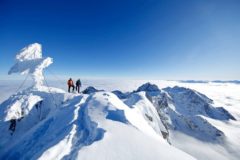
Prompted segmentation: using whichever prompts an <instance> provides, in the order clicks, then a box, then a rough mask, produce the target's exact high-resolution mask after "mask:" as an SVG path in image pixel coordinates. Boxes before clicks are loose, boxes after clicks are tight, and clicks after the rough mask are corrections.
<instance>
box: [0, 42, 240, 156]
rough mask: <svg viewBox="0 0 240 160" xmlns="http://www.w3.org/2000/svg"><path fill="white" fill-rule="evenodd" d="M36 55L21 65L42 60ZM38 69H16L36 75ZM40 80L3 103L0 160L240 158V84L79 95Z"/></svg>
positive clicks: (161, 85) (116, 87)
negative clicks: (10, 129)
mask: <svg viewBox="0 0 240 160" xmlns="http://www.w3.org/2000/svg"><path fill="white" fill-rule="evenodd" d="M37 46H38V45H37ZM33 48H34V49H33ZM33 48H32V49H30V50H29V51H32V52H34V53H35V52H36V53H40V50H41V49H40V48H39V47H36V46H35V47H33ZM26 50H28V49H26ZM29 51H28V52H27V53H23V54H22V56H17V59H18V58H19V57H22V58H23V59H24V60H23V61H32V60H31V59H35V58H36V59H41V55H39V54H37V55H36V56H34V55H32V54H29V53H31V52H29ZM20 55H21V54H20ZM22 58H19V60H20V59H22ZM29 59H30V60H29ZM33 61H35V60H33ZM32 64H33V67H31V65H30V66H28V67H26V68H27V69H26V68H25V69H21V67H13V68H18V69H17V72H20V73H22V72H24V73H28V74H33V73H35V71H34V69H33V68H35V69H36V68H38V67H39V65H35V64H36V63H32ZM46 66H47V65H46ZM23 68H24V67H23ZM29 68H30V69H29ZM43 68H44V67H43ZM43 68H41V72H40V70H38V71H37V73H40V75H42V74H41V73H42V69H43ZM31 69H33V70H32V71H33V72H30V71H31ZM33 77H34V75H33ZM35 78H36V77H35ZM37 81H38V80H37ZM37 81H36V80H35V83H34V84H35V85H33V86H32V87H29V88H27V87H24V88H26V89H24V90H22V91H20V92H18V93H15V94H13V95H12V96H10V97H9V98H8V99H7V100H5V101H4V102H3V103H1V104H0V132H1V136H0V159H44V160H45V159H79V160H88V159H89V160H92V159H99V160H106V159H118V160H135V159H140V160H141V159H142V160H146V159H150V160H155V159H195V158H196V159H200V160H206V159H209V160H215V159H221V160H224V159H232V160H237V159H239V157H240V150H239V148H240V135H239V133H240V109H239V102H240V98H239V95H240V94H239V91H240V85H239V84H232V83H231V84H230V83H219V82H218V83H212V82H209V83H192V82H191V83H186V82H184V83H181V82H174V81H151V82H152V83H146V82H145V81H128V82H123V81H119V82H111V81H110V82H109V81H108V82H102V81H100V83H96V81H94V80H93V81H87V82H86V81H83V85H85V86H90V87H87V88H84V89H85V90H84V91H83V92H82V94H76V93H66V92H65V91H64V90H62V89H58V88H54V87H50V88H49V87H46V86H44V84H43V83H42V82H43V81H42V80H41V82H37ZM143 83H144V84H143ZM90 84H94V85H90ZM142 84H143V85H142ZM55 85H56V84H55ZM64 85H65V83H64ZM176 85H178V86H176ZM36 86H37V87H36ZM93 86H94V87H93ZM139 86H140V87H139ZM174 86H175V87H174ZM179 86H181V87H179ZM190 88H191V89H190ZM103 89H104V90H106V91H104V90H103ZM111 91H112V92H111ZM203 93H204V94H205V95H204V94H203ZM208 97H210V98H208ZM13 119H14V120H16V130H15V131H14V132H13V134H12V135H11V134H10V133H11V132H10V131H9V130H8V128H9V125H10V122H9V121H11V120H13Z"/></svg>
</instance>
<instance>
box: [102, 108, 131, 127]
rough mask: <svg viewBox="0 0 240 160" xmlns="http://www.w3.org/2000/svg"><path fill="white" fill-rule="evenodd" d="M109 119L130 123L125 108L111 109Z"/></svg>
mask: <svg viewBox="0 0 240 160" xmlns="http://www.w3.org/2000/svg"><path fill="white" fill-rule="evenodd" d="M106 118H107V119H110V120H113V121H118V122H122V123H125V124H128V123H129V122H128V120H127V119H126V116H125V113H124V111H123V110H118V109H117V110H111V111H108V115H107V117H106Z"/></svg>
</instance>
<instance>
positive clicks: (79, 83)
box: [76, 79, 82, 93]
mask: <svg viewBox="0 0 240 160" xmlns="http://www.w3.org/2000/svg"><path fill="white" fill-rule="evenodd" d="M81 86H82V83H81V80H80V79H78V80H77V82H76V91H78V93H79V92H80V87H81Z"/></svg>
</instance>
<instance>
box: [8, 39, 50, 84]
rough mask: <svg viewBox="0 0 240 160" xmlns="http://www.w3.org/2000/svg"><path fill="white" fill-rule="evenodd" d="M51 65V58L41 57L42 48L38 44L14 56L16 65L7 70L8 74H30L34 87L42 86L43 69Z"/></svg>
mask: <svg viewBox="0 0 240 160" xmlns="http://www.w3.org/2000/svg"><path fill="white" fill-rule="evenodd" d="M51 63H52V58H49V57H47V58H43V57H42V47H41V45H40V44H38V43H34V44H31V45H29V46H27V47H25V48H23V49H22V50H21V51H20V53H19V54H17V56H16V64H15V65H14V66H13V67H12V68H11V69H10V70H9V72H8V74H12V73H21V74H31V76H32V78H33V80H34V81H35V87H36V88H37V87H39V86H42V85H43V81H44V76H43V69H44V68H46V67H48V66H49V65H50V64H51Z"/></svg>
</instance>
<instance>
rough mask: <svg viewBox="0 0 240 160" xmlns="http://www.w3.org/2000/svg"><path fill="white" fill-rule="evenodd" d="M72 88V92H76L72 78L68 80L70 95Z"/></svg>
mask: <svg viewBox="0 0 240 160" xmlns="http://www.w3.org/2000/svg"><path fill="white" fill-rule="evenodd" d="M71 88H72V92H73V91H74V88H75V87H74V83H73V80H72V78H70V79H69V80H68V92H69V93H70V89H71Z"/></svg>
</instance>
